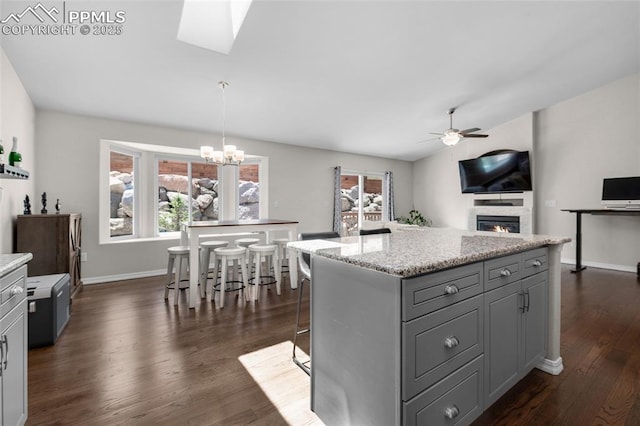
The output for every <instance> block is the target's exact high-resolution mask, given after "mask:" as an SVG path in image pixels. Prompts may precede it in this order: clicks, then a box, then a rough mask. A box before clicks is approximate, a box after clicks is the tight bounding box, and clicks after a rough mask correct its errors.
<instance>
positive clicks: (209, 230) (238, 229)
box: [182, 219, 298, 308]
mask: <svg viewBox="0 0 640 426" xmlns="http://www.w3.org/2000/svg"><path fill="white" fill-rule="evenodd" d="M270 231H287V232H289V240H291V241H296V240H297V239H298V222H297V221H293V220H280V219H254V220H216V221H207V222H192V223H189V224H186V225H183V228H182V245H188V246H189V248H190V253H189V264H190V265H191V268H190V271H189V307H190V308H195V307H196V297H197V294H198V281H199V279H200V277H199V274H200V268H199V266H200V256H199V255H198V254H199V250H198V247H199V246H200V237H201V236H203V235H212V236H222V235H225V234H241V233H248V232H265V233H266V234H267V241H270V238H269V232H270ZM296 259H297V256H296V253H295V252H293V251H292V250H291V249H289V262H291V265H290V266H291V267H290V268H289V278H290V281H291V287H292V288H295V287H296V285H297V284H298V267H297V263H294V262H295V261H296Z"/></svg>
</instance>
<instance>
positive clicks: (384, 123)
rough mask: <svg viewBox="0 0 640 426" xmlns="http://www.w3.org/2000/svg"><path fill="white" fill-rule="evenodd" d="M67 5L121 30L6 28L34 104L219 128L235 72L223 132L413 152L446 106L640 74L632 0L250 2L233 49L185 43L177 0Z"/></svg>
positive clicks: (441, 120) (483, 112) (479, 107)
mask: <svg viewBox="0 0 640 426" xmlns="http://www.w3.org/2000/svg"><path fill="white" fill-rule="evenodd" d="M32 3H34V2H24V1H21V2H10V1H3V5H2V16H3V17H5V16H7V14H8V13H9V12H19V11H21V10H23V9H24V8H25V5H28V4H32ZM58 3H59V4H60V8H61V6H62V4H61V3H62V2H61V1H59V2H47V1H45V2H44V4H45V5H52V4H58ZM65 6H66V7H67V8H68V9H69V8H72V7H73V8H74V9H77V10H80V9H87V10H111V11H116V10H124V11H125V12H126V22H125V23H124V24H123V30H124V31H123V34H122V35H112V36H98V35H86V36H83V35H80V34H76V35H73V36H29V35H19V36H15V35H9V36H7V35H4V36H2V39H1V42H2V47H3V49H4V50H5V52H6V53H7V56H8V57H9V59H10V61H11V63H12V64H13V66H14V68H15V69H16V71H17V73H18V75H19V76H20V78H21V80H22V83H23V84H24V86H25V88H26V90H27V92H28V93H29V95H30V96H31V99H32V100H33V102H34V104H35V105H36V106H37V107H39V108H46V109H53V110H60V111H66V112H71V113H79V114H85V115H92V116H99V117H107V118H115V119H123V120H127V121H135V122H143V123H152V124H159V125H163V126H170V127H178V128H186V129H196V130H204V131H214V132H220V131H221V126H222V99H221V93H220V89H219V88H218V86H217V82H218V81H220V80H227V81H229V83H230V86H229V87H228V88H227V91H226V94H227V134H228V135H233V136H239V137H247V138H253V139H258V140H266V141H273V142H281V143H287V144H295V145H304V146H310V147H318V148H326V149H335V150H339V151H345V152H353V153H362V154H370V155H376V156H381V157H387V158H397V159H404V160H416V159H419V158H422V157H425V156H427V155H429V154H432V153H433V152H435V151H437V150H440V149H442V148H443V147H444V146H443V144H442V143H441V142H440V141H439V140H435V141H432V142H427V143H421V144H418V143H417V142H419V141H421V140H424V139H427V138H429V137H430V136H429V135H428V133H429V132H440V131H443V130H444V129H446V128H448V127H449V122H448V116H447V110H448V108H450V107H458V110H457V112H456V114H455V115H454V127H457V128H459V129H465V128H469V127H480V128H483V129H489V128H492V127H495V126H497V125H500V124H502V123H505V122H507V121H510V120H512V119H514V118H516V117H519V116H521V115H522V114H525V113H527V112H530V111H535V110H539V109H542V108H544V107H547V106H549V105H553V104H555V103H557V102H559V101H562V100H564V99H568V98H570V97H573V96H576V95H578V94H581V93H584V92H586V91H588V90H591V89H594V88H596V87H599V86H601V85H603V84H606V83H608V82H610V81H613V80H615V79H618V78H621V77H624V76H626V75H629V74H632V73H636V72H640V2H638V1H624V2H614V1H606V2H593V1H563V2H551V1H549V2H547V1H531V2H520V1H518V2H516V1H511V2H507V1H497V2H489V1H473V2H460V1H440V2H437V1H410V2H404V1H351V2H346V1H308V0H305V1H302V0H301V1H281V2H280V1H267V0H263V1H260V0H256V1H254V3H253V4H252V6H251V8H250V9H249V12H248V14H247V17H246V19H245V22H244V25H243V27H242V28H241V30H240V33H239V35H238V38H237V39H236V42H235V44H234V46H233V49H232V50H231V53H230V54H229V55H223V54H220V53H216V52H213V51H209V50H205V49H201V48H198V47H194V46H192V45H189V44H186V43H182V42H179V41H177V40H176V35H177V32H178V23H179V21H180V14H181V8H182V3H181V2H180V1H167V0H165V1H135V2H131V1H129V2H126V1H120V2H112V1H111V2H110V1H106V2H99V1H89V2H86V1H85V2H66V5H65ZM639 96H640V94H639ZM483 140H485V139H475V140H474V139H470V140H465V141H462V142H461V143H482V142H483ZM193 148H197V147H193Z"/></svg>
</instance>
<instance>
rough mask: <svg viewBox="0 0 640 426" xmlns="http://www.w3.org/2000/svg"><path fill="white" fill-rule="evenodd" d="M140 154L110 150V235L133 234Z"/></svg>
mask: <svg viewBox="0 0 640 426" xmlns="http://www.w3.org/2000/svg"><path fill="white" fill-rule="evenodd" d="M137 169H138V156H137V155H136V154H132V153H126V152H125V151H122V150H120V151H117V150H115V149H114V150H111V151H110V152H109V233H110V234H109V235H110V236H111V237H123V236H132V235H134V231H135V230H136V226H135V215H134V212H135V211H136V208H135V201H136V196H135V189H134V188H135V185H134V177H135V176H137V175H138V173H137Z"/></svg>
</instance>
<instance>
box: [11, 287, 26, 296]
mask: <svg viewBox="0 0 640 426" xmlns="http://www.w3.org/2000/svg"><path fill="white" fill-rule="evenodd" d="M23 291H24V289H23V288H22V287H19V286H17V285H16V286H13V287H12V288H11V291H10V292H9V293H10V294H11V295H12V296H17V295H19V294H22V292H23Z"/></svg>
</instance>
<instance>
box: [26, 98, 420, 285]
mask: <svg viewBox="0 0 640 426" xmlns="http://www.w3.org/2000/svg"><path fill="white" fill-rule="evenodd" d="M36 129H37V134H38V138H37V159H38V164H39V167H38V175H37V179H36V193H38V194H39V193H41V192H44V191H46V192H47V194H48V196H49V199H51V200H53V203H55V199H56V198H60V202H61V203H62V206H63V210H64V211H65V212H80V213H82V215H83V235H82V240H83V241H82V248H83V251H84V252H85V253H87V262H85V263H83V265H82V266H83V277H84V278H85V279H86V281H87V282H96V281H106V280H113V279H118V278H123V277H136V276H142V275H145V274H148V273H150V272H151V273H154V272H155V273H157V272H159V271H161V270H163V268H166V248H167V247H169V246H171V245H175V244H176V243H177V241H176V240H171V241H166V240H165V241H147V242H129V243H123V244H105V245H100V244H99V243H98V179H99V175H98V155H99V141H100V139H111V140H120V141H128V142H139V143H152V144H157V145H168V146H178V147H185V148H194V149H197V148H198V147H199V146H200V145H205V144H207V145H214V146H216V145H219V144H220V137H219V135H213V134H207V133H201V132H193V131H186V130H179V129H171V128H162V127H157V126H149V125H143V124H136V123H127V122H122V121H115V120H108V119H102V118H91V117H84V116H78V115H71V114H64V113H59V112H53V111H43V110H38V111H37V115H36ZM227 143H230V144H236V145H238V147H240V148H242V149H244V150H245V152H246V153H247V154H252V155H262V156H267V157H269V204H270V206H269V216H270V217H274V218H279V219H296V220H299V221H300V225H299V231H300V232H305V231H322V230H330V229H332V223H333V218H332V212H333V167H334V166H336V165H341V166H342V167H343V168H345V169H354V170H362V171H380V172H381V171H385V170H391V171H393V173H394V181H395V189H396V211H397V212H398V214H404V215H406V214H407V212H408V210H409V209H410V208H411V202H412V200H411V199H412V183H413V176H412V170H413V168H412V163H410V162H406V161H396V160H386V159H383V158H377V157H368V156H362V155H352V154H345V153H340V152H335V151H326V150H318V149H310V148H303V147H297V146H291V145H284V144H278V143H270V142H263V141H255V140H245V139H234V138H229V137H228V138H227ZM38 200H39V198H38Z"/></svg>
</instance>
